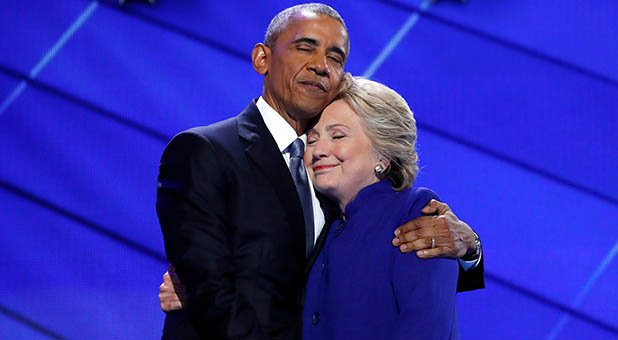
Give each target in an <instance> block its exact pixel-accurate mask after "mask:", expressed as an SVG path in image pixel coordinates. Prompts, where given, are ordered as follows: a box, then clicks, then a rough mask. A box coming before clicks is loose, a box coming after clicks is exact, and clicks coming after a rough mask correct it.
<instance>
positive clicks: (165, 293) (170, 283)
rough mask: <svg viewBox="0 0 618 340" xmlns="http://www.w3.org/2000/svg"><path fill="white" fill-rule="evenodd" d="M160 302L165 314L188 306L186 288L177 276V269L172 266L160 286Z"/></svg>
mask: <svg viewBox="0 0 618 340" xmlns="http://www.w3.org/2000/svg"><path fill="white" fill-rule="evenodd" d="M159 302H160V303H161V310H162V311H164V312H169V311H172V310H177V309H182V308H183V307H185V306H186V305H187V301H186V296H185V286H184V285H183V284H182V282H180V279H178V276H176V268H174V266H173V265H171V264H170V265H169V267H167V271H166V272H165V274H163V283H161V285H160V286H159Z"/></svg>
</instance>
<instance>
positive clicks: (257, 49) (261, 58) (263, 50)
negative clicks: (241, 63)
mask: <svg viewBox="0 0 618 340" xmlns="http://www.w3.org/2000/svg"><path fill="white" fill-rule="evenodd" d="M270 53H271V51H270V48H269V47H268V46H266V45H264V44H262V43H259V44H256V45H255V46H254V47H253V51H252V52H251V61H253V68H254V69H255V71H256V72H257V73H258V74H261V75H265V74H266V73H267V72H268V66H269V65H270Z"/></svg>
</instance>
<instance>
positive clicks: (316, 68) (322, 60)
mask: <svg viewBox="0 0 618 340" xmlns="http://www.w3.org/2000/svg"><path fill="white" fill-rule="evenodd" d="M309 70H311V71H313V72H315V73H316V74H317V75H319V76H323V77H328V76H329V74H330V70H329V69H328V63H327V62H326V55H322V54H320V53H318V54H316V55H315V56H314V57H313V58H312V59H311V63H310V64H309Z"/></svg>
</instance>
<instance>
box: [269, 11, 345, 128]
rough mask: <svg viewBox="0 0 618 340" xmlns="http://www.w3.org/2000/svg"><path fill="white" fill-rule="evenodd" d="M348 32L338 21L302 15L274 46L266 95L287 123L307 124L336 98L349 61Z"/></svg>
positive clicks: (306, 13) (325, 17)
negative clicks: (292, 121) (347, 59)
mask: <svg viewBox="0 0 618 340" xmlns="http://www.w3.org/2000/svg"><path fill="white" fill-rule="evenodd" d="M347 39H348V37H347V32H346V31H345V29H344V28H343V26H342V25H341V23H339V21H337V20H335V19H333V18H331V17H329V16H326V15H321V14H315V13H310V12H302V13H299V14H297V15H296V16H295V18H294V19H293V20H292V22H291V23H290V24H289V25H288V26H287V27H286V28H285V29H284V30H283V31H282V32H281V35H280V36H279V37H278V39H277V41H276V42H275V44H274V46H271V48H270V51H271V54H270V59H269V61H268V69H267V72H266V76H265V81H264V90H265V91H264V92H265V94H266V96H267V97H269V98H268V99H270V100H269V102H270V103H271V105H273V106H274V108H275V109H276V110H277V111H278V112H279V113H280V114H283V115H287V116H288V117H284V118H286V119H288V118H291V119H292V120H298V121H308V120H309V119H312V118H314V117H316V116H317V115H318V114H319V113H320V112H321V111H322V110H323V109H324V108H325V107H326V105H328V104H329V103H330V102H331V101H332V99H333V98H334V97H335V94H336V92H337V87H338V86H339V82H340V81H341V77H342V75H343V68H344V65H345V61H346V56H347V51H346V46H347Z"/></svg>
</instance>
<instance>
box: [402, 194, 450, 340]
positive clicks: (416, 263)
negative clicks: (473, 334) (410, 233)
mask: <svg viewBox="0 0 618 340" xmlns="http://www.w3.org/2000/svg"><path fill="white" fill-rule="evenodd" d="M436 197H437V195H435V193H433V192H432V191H430V190H427V189H423V191H422V193H421V195H420V197H419V198H418V199H416V200H415V201H414V203H413V204H412V208H411V209H410V212H409V215H408V216H407V218H408V219H414V218H416V217H419V216H421V215H422V214H421V212H420V210H421V209H422V208H423V207H424V206H425V204H427V202H429V200H430V199H432V198H436ZM457 272H458V267H457V261H456V260H453V259H447V258H434V259H419V258H418V257H416V256H410V255H409V254H402V253H400V252H398V251H395V252H394V257H393V266H392V276H391V277H392V287H393V293H394V295H395V299H396V303H397V307H398V311H399V319H398V320H397V322H396V325H395V329H394V332H393V339H402V340H403V339H409V338H410V337H413V338H414V339H419V340H430V339H431V340H442V339H445V340H446V339H452V338H457V336H458V334H459V333H458V328H457V307H456V286H457Z"/></svg>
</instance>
